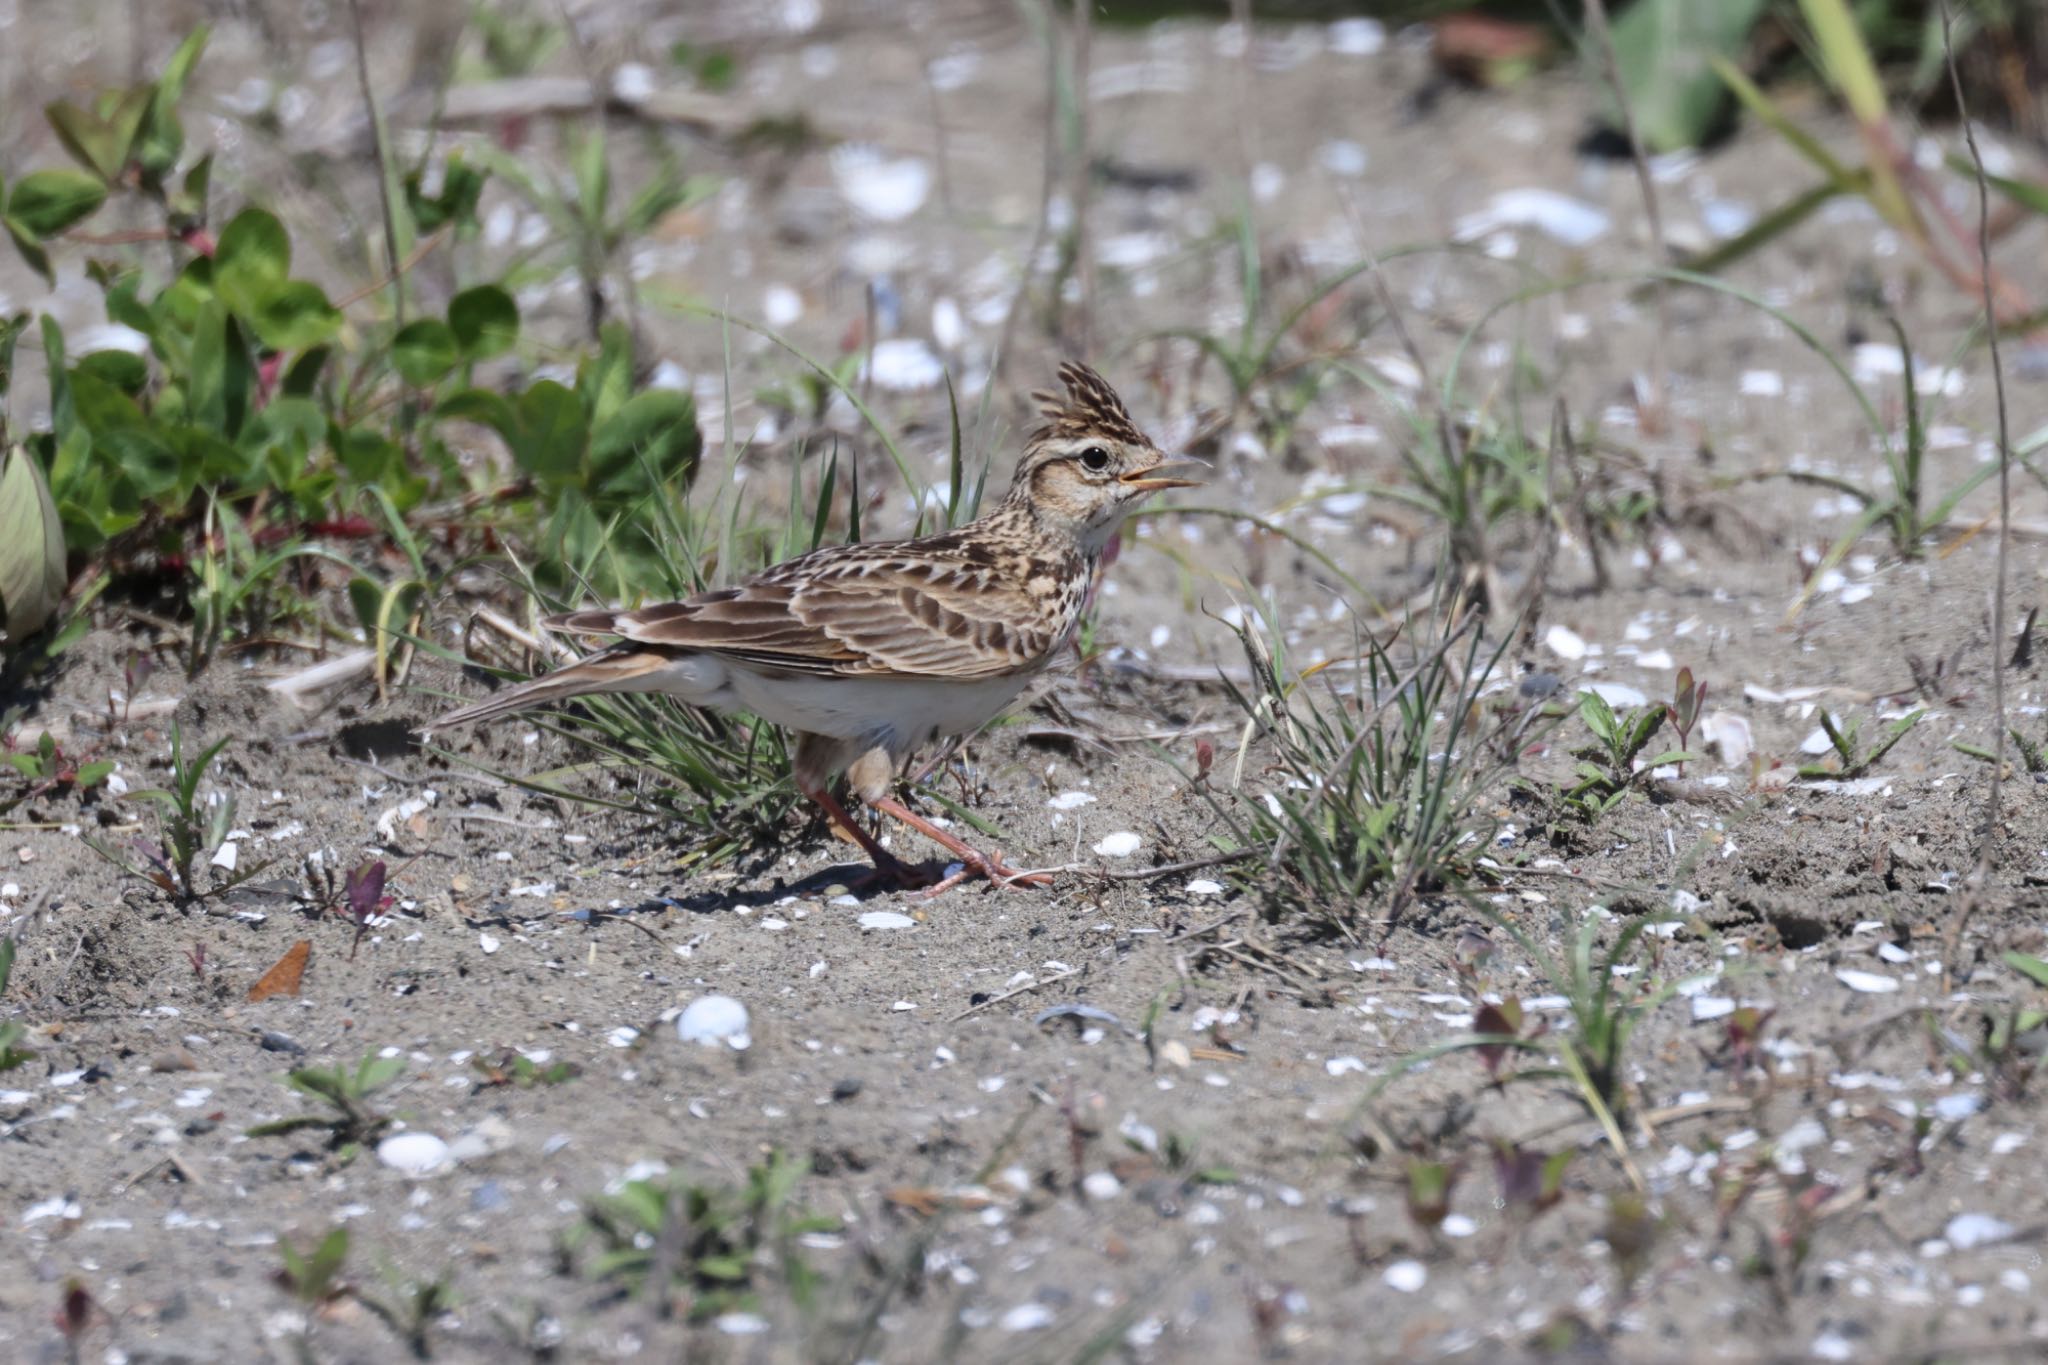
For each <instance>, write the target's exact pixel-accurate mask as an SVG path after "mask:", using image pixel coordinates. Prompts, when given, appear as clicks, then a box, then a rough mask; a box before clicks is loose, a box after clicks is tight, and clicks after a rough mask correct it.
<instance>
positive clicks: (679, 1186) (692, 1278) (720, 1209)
mask: <svg viewBox="0 0 2048 1365" xmlns="http://www.w3.org/2000/svg"><path fill="white" fill-rule="evenodd" d="M809 1173H810V1167H809V1164H808V1163H807V1162H804V1161H801V1160H798V1159H796V1158H793V1157H789V1156H786V1155H784V1154H783V1153H781V1152H771V1153H770V1154H769V1156H768V1159H767V1160H766V1161H764V1162H762V1163H761V1164H760V1165H758V1166H753V1167H749V1168H748V1170H747V1178H746V1182H745V1183H744V1184H741V1185H730V1186H726V1185H712V1184H696V1183H690V1182H685V1181H683V1180H681V1179H678V1178H675V1177H672V1176H663V1177H656V1178H650V1179H646V1180H630V1181H627V1182H626V1183H625V1185H624V1186H622V1187H621V1188H620V1189H619V1191H618V1192H617V1193H616V1194H607V1195H604V1196H602V1197H601V1198H599V1199H596V1200H594V1201H592V1202H591V1204H590V1205H589V1207H588V1208H587V1209H586V1211H585V1213H584V1216H583V1220H582V1222H581V1223H580V1224H579V1225H578V1226H577V1228H576V1229H575V1230H574V1231H573V1232H571V1233H570V1234H569V1242H570V1244H571V1246H570V1249H571V1250H572V1251H573V1250H574V1249H575V1247H576V1246H579V1245H581V1244H583V1243H593V1244H595V1246H596V1247H597V1248H598V1255H597V1257H596V1259H595V1260H594V1261H593V1262H592V1263H591V1265H590V1266H589V1274H590V1275H591V1276H592V1278H595V1279H599V1280H608V1281H611V1282H613V1283H616V1284H621V1285H624V1286H626V1287H628V1288H630V1289H631V1290H633V1291H634V1292H635V1293H639V1294H642V1295H644V1296H646V1297H647V1298H648V1299H650V1300H651V1301H653V1302H655V1303H656V1304H658V1305H659V1311H660V1312H661V1314H662V1316H664V1317H666V1316H668V1315H670V1314H671V1313H676V1314H680V1315H681V1316H682V1317H684V1318H686V1319H688V1320H690V1321H692V1322H699V1321H703V1320H704V1319H706V1318H711V1317H716V1316H717V1315H719V1314H721V1313H729V1312H740V1311H754V1310H756V1309H758V1307H759V1305H760V1296H761V1295H762V1294H763V1293H764V1292H765V1291H766V1290H767V1289H768V1288H769V1287H770V1286H771V1284H772V1285H774V1286H776V1287H778V1288H780V1289H782V1290H784V1291H785V1292H787V1293H788V1294H789V1296H790V1297H791V1298H792V1299H793V1300H794V1302H795V1304H796V1306H797V1308H798V1309H799V1310H800V1311H802V1310H805V1309H807V1308H808V1307H809V1305H810V1304H811V1303H812V1302H813V1299H814V1296H815V1293H816V1290H817V1287H818V1278H817V1275H816V1272H814V1271H813V1270H812V1269H811V1268H810V1266H809V1265H808V1264H806V1263H805V1261H804V1259H803V1257H802V1256H801V1255H799V1254H798V1251H797V1239H798V1238H799V1237H802V1236H803V1235H804V1234H805V1233H810V1232H829V1231H836V1230H837V1229H838V1227H839V1223H838V1221H837V1220H836V1219H832V1218H825V1217H820V1216H818V1215H815V1214H810V1213H806V1212H804V1211H803V1210H802V1209H801V1208H799V1207H798V1206H797V1203H796V1189H797V1186H798V1185H799V1184H800V1183H801V1182H802V1180H803V1178H804V1177H805V1176H806V1175H808V1174H809Z"/></svg>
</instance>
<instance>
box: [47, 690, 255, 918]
mask: <svg viewBox="0 0 2048 1365" xmlns="http://www.w3.org/2000/svg"><path fill="white" fill-rule="evenodd" d="M228 739H229V736H226V735H223V736H222V737H221V738H219V739H217V740H215V741H214V742H213V743H212V744H211V745H209V746H208V747H207V748H206V749H204V750H202V751H201V752H200V753H199V755H198V756H197V757H196V758H193V759H192V760H191V761H189V762H188V761H187V760H186V757H185V735H184V731H183V730H182V729H180V728H179V727H178V726H177V725H175V724H174V725H172V726H171V785H170V786H169V787H167V788H160V787H150V788H146V789H144V790H142V791H138V792H134V793H131V795H132V796H134V797H135V799H137V800H142V801H150V802H153V803H155V805H156V807H157V836H158V837H157V841H156V843H155V844H153V845H152V844H151V843H149V842H148V841H147V840H143V839H136V840H134V841H133V842H132V843H131V844H130V845H129V847H130V849H131V850H132V851H133V852H135V853H136V854H138V855H140V857H141V859H142V862H141V864H140V865H137V864H136V863H133V862H130V861H129V860H128V859H126V858H124V857H123V856H122V855H121V854H120V853H119V852H117V851H115V850H114V849H112V848H109V847H108V846H107V845H105V844H103V843H101V842H100V841H99V840H97V839H87V840H86V844H87V846H88V847H90V848H91V849H92V850H93V852H95V853H97V854H99V855H100V856H101V857H102V858H105V859H106V860H107V861H108V862H110V863H112V864H114V866H116V867H118V868H120V869H121V870H122V871H123V872H126V873H127V874H128V875H129V876H131V877H137V878H140V879H141V880H143V881H146V882H148V883H149V884H150V885H152V886H154V887H156V888H158V889H159V890H161V891H163V892H165V893H166V894H167V895H169V896H171V897H172V898H173V899H175V900H176V901H177V902H178V903H179V904H180V905H189V904H191V903H192V902H194V901H197V900H201V899H203V898H205V897H207V896H217V895H220V894H221V893H222V892H224V891H230V890H232V889H234V888H235V887H237V886H240V885H241V884H242V883H243V882H246V881H248V880H249V879H250V878H251V877H254V876H256V875H257V874H258V873H260V872H262V871H263V869H264V868H266V867H268V866H270V863H269V861H268V860H266V861H264V862H260V863H253V864H251V865H249V866H247V867H242V866H239V865H238V866H237V867H236V868H235V869H234V870H233V871H231V872H216V873H215V874H213V875H212V876H211V877H209V878H208V881H207V884H206V886H204V887H203V888H202V887H201V886H200V884H199V874H198V870H197V869H198V865H199V861H200V859H202V858H208V859H210V858H211V857H212V856H213V854H214V853H216V852H217V851H218V850H219V849H220V846H221V845H222V844H223V843H225V842H226V841H227V837H228V833H229V831H231V830H232V829H234V827H235V797H234V793H233V792H228V791H221V792H217V793H215V794H214V798H213V799H208V800H202V799H201V797H200V793H199V788H200V784H201V783H202V782H204V781H205V780H206V773H207V770H208V769H209V768H211V767H212V766H213V761H214V760H215V759H216V758H218V757H219V756H220V751H221V750H222V749H225V748H226V747H227V745H228Z"/></svg>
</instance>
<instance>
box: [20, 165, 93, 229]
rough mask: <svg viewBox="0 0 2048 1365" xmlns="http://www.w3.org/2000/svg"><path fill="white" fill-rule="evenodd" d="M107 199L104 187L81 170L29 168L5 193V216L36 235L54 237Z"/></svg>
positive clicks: (88, 214) (90, 213)
mask: <svg viewBox="0 0 2048 1365" xmlns="http://www.w3.org/2000/svg"><path fill="white" fill-rule="evenodd" d="M106 202H107V187H106V185H105V183H104V182H102V181H101V180H100V179H99V178H98V177H97V176H92V175H87V174H86V173H85V172H84V171H65V170H56V171H31V172H29V173H28V174H27V175H25V176H23V177H22V178H21V179H19V180H17V181H15V182H14V189H13V191H12V192H11V193H9V194H8V196H7V219H8V222H9V223H10V224H16V223H18V224H20V225H21V228H22V230H23V231H25V232H27V233H28V234H29V235H30V236H33V237H39V238H48V237H55V236H56V235H57V234H58V233H60V232H63V231H64V230H65V229H67V228H69V227H70V226H71V225H72V224H73V223H76V222H78V221H79V220H81V219H84V218H88V217H91V216H92V214H93V212H94V210H96V209H98V208H99V206H100V205H101V204H104V203H106Z"/></svg>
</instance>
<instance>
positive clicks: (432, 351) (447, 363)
mask: <svg viewBox="0 0 2048 1365" xmlns="http://www.w3.org/2000/svg"><path fill="white" fill-rule="evenodd" d="M461 360H462V343H461V342H459V341H458V340H456V337H455V329H454V328H452V327H450V326H449V325H448V324H447V323H445V322H443V321H441V320H440V319H439V318H421V319H420V320H419V321H417V322H409V323H407V324H406V325H405V326H404V327H403V328H401V329H400V330H399V333H398V335H397V336H395V337H393V338H392V339H391V364H392V366H393V368H395V369H396V370H397V371H398V374H399V377H400V378H402V379H404V380H405V382H406V383H408V384H411V385H413V386H414V387H415V388H425V387H427V386H428V385H430V384H434V383H437V382H439V381H440V379H441V378H442V377H443V376H444V375H446V374H447V373H448V372H449V371H450V370H452V369H454V368H455V367H456V365H458V364H460V363H461Z"/></svg>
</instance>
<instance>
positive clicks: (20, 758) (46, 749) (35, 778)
mask: <svg viewBox="0 0 2048 1365" xmlns="http://www.w3.org/2000/svg"><path fill="white" fill-rule="evenodd" d="M0 763H4V764H6V765H7V766H8V767H10V768H12V769H14V771H15V772H17V773H19V774H20V775H21V777H22V780H23V783H24V786H23V787H22V789H21V790H20V791H18V792H15V793H14V794H13V795H11V796H0V815H5V814H6V813H7V812H8V811H10V810H13V809H14V808H15V807H16V806H18V805H20V804H21V803H22V802H24V801H32V800H35V799H36V798H38V797H42V796H48V795H50V794H51V793H53V792H59V791H66V790H69V791H72V792H77V793H80V794H83V793H85V792H89V791H92V790H93V789H94V788H96V787H98V786H99V785H100V784H101V783H103V782H105V781H106V780H107V778H108V776H109V775H110V774H112V773H113V771H114V760H112V759H111V758H102V759H94V760H92V761H91V762H88V763H80V762H77V761H76V760H74V759H72V758H70V757H68V756H67V755H66V754H65V752H64V750H63V748H62V747H61V746H59V745H58V743H57V741H56V740H54V739H52V738H50V732H49V731H47V730H45V731H44V732H43V734H42V737H41V738H40V739H38V740H37V741H36V747H35V748H33V749H20V750H17V749H15V748H14V747H13V746H12V745H11V744H10V745H9V746H8V748H7V751H6V752H5V753H0Z"/></svg>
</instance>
